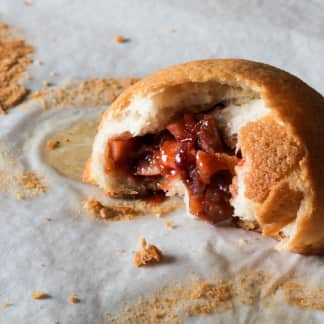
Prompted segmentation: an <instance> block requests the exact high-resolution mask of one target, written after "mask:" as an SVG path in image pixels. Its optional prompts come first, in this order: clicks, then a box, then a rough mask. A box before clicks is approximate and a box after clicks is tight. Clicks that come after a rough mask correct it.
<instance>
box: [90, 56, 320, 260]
mask: <svg viewBox="0 0 324 324" xmlns="http://www.w3.org/2000/svg"><path fill="white" fill-rule="evenodd" d="M210 81H215V82H218V83H220V84H224V85H229V86H233V87H242V88H249V89H252V90H253V91H255V92H257V93H259V95H260V98H261V99H263V100H264V101H265V104H266V106H267V107H268V108H269V109H270V110H271V117H269V118H265V119H263V120H261V121H258V122H256V123H253V124H252V125H251V124H248V125H247V126H246V127H245V128H244V130H242V132H244V133H245V135H247V138H246V140H243V141H242V150H243V153H244V151H245V155H246V156H245V157H247V158H248V159H249V161H250V162H251V163H252V165H253V166H254V168H251V169H250V171H249V172H248V173H247V174H246V179H247V180H246V184H247V187H248V191H247V195H248V196H249V198H250V199H251V200H252V201H253V202H255V203H256V204H259V205H258V206H259V210H262V212H261V216H260V217H261V220H262V219H263V221H264V224H265V225H264V228H265V230H264V234H265V235H267V234H269V233H274V232H276V231H278V230H279V229H280V228H282V227H283V226H284V224H286V222H287V219H286V220H285V221H283V219H282V217H281V216H278V215H284V214H285V215H292V213H293V212H295V211H296V210H298V213H297V218H296V226H295V229H294V231H293V233H292V234H291V236H290V240H289V243H288V248H289V249H290V250H291V251H293V252H298V253H306V254H309V253H324V230H323V229H324V172H323V171H322V166H323V165H324V150H323V145H324V127H323V122H324V99H323V97H322V96H321V95H320V94H319V93H318V92H316V91H315V90H314V89H312V88H311V87H309V86H308V85H307V84H305V83H304V82H303V81H301V80H300V79H298V78H296V77H295V76H293V75H291V74H289V73H287V72H285V71H282V70H280V69H277V68H275V67H272V66H269V65H266V64H263V63H257V62H251V61H246V60H238V59H220V60H205V61H194V62H189V63H185V64H181V65H177V66H174V67H171V68H167V69H165V70H162V71H159V72H157V73H155V74H153V75H151V76H149V77H147V78H145V79H142V80H141V81H139V82H138V83H136V84H135V85H133V86H132V87H130V88H129V89H127V90H126V91H125V92H124V93H123V94H122V95H121V96H120V97H118V98H117V100H116V101H115V102H114V103H113V105H112V106H111V108H110V109H109V110H107V111H106V113H105V114H104V117H103V120H102V123H101V125H102V127H103V125H104V121H105V120H107V119H108V120H112V121H114V120H120V119H121V118H122V116H123V110H125V109H126V108H127V106H128V105H129V103H130V102H131V101H132V99H133V98H134V97H145V96H148V95H150V94H153V93H158V92H160V91H164V90H165V89H167V88H172V87H174V86H179V85H181V86H185V85H186V84H191V83H204V82H210ZM161 109H163V108H161ZM90 169H91V168H90ZM88 170H89V169H88ZM90 173H91V170H90ZM292 174H294V177H291V175H292ZM90 178H91V177H90ZM283 179H288V181H289V188H292V190H293V192H289V190H290V189H288V194H287V195H283V196H284V197H286V198H285V199H283V200H282V201H281V200H280V199H279V203H278V198H279V196H280V195H279V194H280V193H282V190H283V188H282V187H280V186H279V185H278V184H279V183H280V181H281V180H283ZM277 190H278V192H276V191H277ZM270 192H271V195H270V194H269V193H270ZM295 193H296V194H295ZM287 197H288V198H287ZM289 197H290V198H289ZM291 197H293V198H291ZM267 199H270V200H267ZM290 200H291V201H290ZM262 204H263V206H262ZM289 204H292V207H293V208H292V209H291V210H289V209H287V205H289ZM260 205H261V207H260ZM260 208H261V209H260ZM271 209H272V210H276V213H274V212H273V213H271ZM280 210H282V213H281V212H280ZM292 210H293V211H292ZM286 211H287V213H286ZM262 215H263V216H262ZM264 215H266V216H264ZM276 215H277V216H276ZM277 217H278V218H277ZM285 217H286V218H287V216H285ZM288 218H289V219H290V216H289V217H288ZM270 221H271V223H269V222H270ZM269 235H270V234H269Z"/></svg>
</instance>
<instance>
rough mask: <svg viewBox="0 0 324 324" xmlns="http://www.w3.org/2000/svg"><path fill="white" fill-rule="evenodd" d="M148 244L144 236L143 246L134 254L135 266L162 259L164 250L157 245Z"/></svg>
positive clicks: (157, 261)
mask: <svg viewBox="0 0 324 324" xmlns="http://www.w3.org/2000/svg"><path fill="white" fill-rule="evenodd" d="M146 245H147V243H146V240H145V238H144V237H142V238H141V248H140V249H139V250H137V251H135V254H134V266H135V267H137V268H138V267H141V266H144V265H147V264H152V263H160V262H161V261H162V257H163V256H162V252H161V251H160V250H159V249H158V248H157V247H156V246H155V245H152V244H150V245H149V246H148V247H146Z"/></svg>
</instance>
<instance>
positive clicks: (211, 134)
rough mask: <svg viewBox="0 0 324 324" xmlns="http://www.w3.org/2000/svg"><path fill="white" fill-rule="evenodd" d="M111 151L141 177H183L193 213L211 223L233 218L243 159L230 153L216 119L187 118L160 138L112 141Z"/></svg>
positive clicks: (118, 162) (118, 161)
mask: <svg viewBox="0 0 324 324" xmlns="http://www.w3.org/2000/svg"><path fill="white" fill-rule="evenodd" d="M109 149H110V152H111V153H110V156H111V157H112V159H113V160H114V162H115V164H116V165H118V167H119V168H121V169H123V170H124V171H125V172H128V173H131V174H132V175H133V176H135V177H139V178H143V179H147V178H149V177H155V179H156V178H158V177H160V178H164V179H167V180H168V179H174V178H176V177H178V178H180V179H181V180H182V181H183V182H184V183H185V185H186V187H187V188H188V191H189V205H190V211H191V213H192V214H194V215H196V216H198V217H200V218H202V219H205V220H207V221H209V222H211V223H218V222H221V221H223V220H226V219H228V218H230V217H231V216H232V214H233V210H232V207H231V206H230V204H229V200H230V198H231V193H230V189H229V188H230V185H231V182H232V176H233V174H234V167H235V165H237V164H238V163H239V161H240V159H239V158H237V157H236V156H235V155H234V154H233V153H232V154H229V153H228V148H226V146H225V145H224V143H223V141H222V138H221V135H220V133H219V131H218V128H217V122H216V120H215V118H214V117H213V116H212V115H209V114H206V115H204V116H202V117H201V118H197V116H195V115H193V114H185V115H184V116H183V117H181V118H179V119H178V120H177V121H176V122H173V123H171V124H169V125H168V126H167V127H166V130H164V131H162V132H160V133H158V134H155V135H152V134H147V135H144V136H138V137H134V138H130V139H115V140H111V141H110V142H109ZM170 181H171V180H170ZM164 188H165V186H164ZM157 201H159V199H157Z"/></svg>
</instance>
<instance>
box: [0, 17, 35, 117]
mask: <svg viewBox="0 0 324 324" xmlns="http://www.w3.org/2000/svg"><path fill="white" fill-rule="evenodd" d="M32 52H33V48H32V47H31V46H29V45H28V44H26V43H25V41H24V40H23V39H17V38H16V37H15V36H14V35H13V33H12V32H11V30H10V26H9V25H6V24H3V23H0V75H1V78H0V89H1V91H0V113H1V114H4V113H5V111H6V110H8V109H9V108H11V107H14V106H16V105H17V104H19V103H20V102H22V101H23V100H24V99H25V98H26V97H27V95H28V93H29V90H28V89H26V88H24V87H23V86H21V85H20V84H19V81H21V80H22V79H24V77H25V75H24V72H25V70H26V69H27V66H28V65H29V64H30V63H31V62H32V59H31V58H30V57H29V56H30V54H31V53H32Z"/></svg>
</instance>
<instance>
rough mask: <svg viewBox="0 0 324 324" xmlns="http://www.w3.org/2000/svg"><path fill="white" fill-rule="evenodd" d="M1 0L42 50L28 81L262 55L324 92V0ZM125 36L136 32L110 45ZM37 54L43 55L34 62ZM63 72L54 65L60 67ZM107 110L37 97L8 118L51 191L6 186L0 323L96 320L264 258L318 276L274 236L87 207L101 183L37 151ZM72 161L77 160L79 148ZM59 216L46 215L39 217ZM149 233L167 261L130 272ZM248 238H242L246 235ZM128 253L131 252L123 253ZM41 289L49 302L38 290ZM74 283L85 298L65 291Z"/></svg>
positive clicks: (287, 317)
mask: <svg viewBox="0 0 324 324" xmlns="http://www.w3.org/2000/svg"><path fill="white" fill-rule="evenodd" d="M30 3H31V5H30V6H24V5H23V1H21V0H1V2H0V19H1V21H4V22H6V23H9V24H11V25H13V26H15V27H16V28H17V29H18V30H20V31H22V32H23V33H24V35H25V38H26V39H27V41H28V42H29V43H30V44H32V45H33V46H34V47H35V49H36V52H35V54H34V59H35V60H38V61H40V62H42V64H36V63H35V64H33V65H32V66H31V67H30V69H29V74H30V76H31V77H32V80H29V81H26V82H25V85H26V86H27V87H30V88H32V89H33V90H39V89H40V88H41V85H42V82H43V81H49V82H52V83H54V84H55V85H63V84H65V83H66V82H69V81H76V80H82V79H90V78H96V77H105V76H116V77H117V76H144V75H146V74H148V73H151V72H153V71H155V70H156V69H159V68H162V67H165V66H168V65H172V64H175V63H180V62H183V61H188V60H192V59H201V58H210V57H242V58H248V59H253V60H260V61H264V62H267V63H270V64H273V65H276V66H279V67H282V68H284V69H285V70H288V71H290V72H292V73H295V74H297V75H298V76H299V77H301V78H303V79H304V80H305V81H306V82H307V83H309V84H310V85H312V86H313V87H315V88H316V89H317V90H319V91H320V92H322V93H324V83H323V82H322V79H323V77H324V64H323V53H324V42H323V32H324V19H323V12H324V3H322V2H321V1H315V0H311V1H307V2H304V1H284V0H282V1H256V0H255V1H232V0H231V1H221V0H219V1H216V0H215V1H192V0H190V1H188V0H187V1H184V0H183V1H182V0H180V1H170V0H168V1H153V0H145V1H131V0H128V1H120V0H109V1H106V0H96V1H94V0H89V1H80V0H78V1H77V0H66V1H63V0H55V1H54V0H53V1H51V0H31V1H30ZM117 34H122V35H124V36H126V37H128V38H129V39H130V41H129V42H127V43H125V44H116V43H114V42H113V38H114V36H115V35H117ZM38 63H39V62H38ZM51 72H55V73H56V74H55V76H53V73H51ZM104 109H105V107H97V108H96V109H93V107H89V108H81V107H74V108H73V109H64V110H56V109H49V110H46V111H44V110H42V109H41V107H40V105H39V104H38V103H37V102H32V103H28V105H27V108H26V107H25V108H23V109H19V108H17V109H13V110H11V111H10V113H9V114H8V115H6V116H4V117H0V129H1V131H0V141H1V142H6V143H7V145H8V146H9V148H10V149H11V150H12V151H13V152H14V154H15V155H16V156H17V160H18V163H19V165H20V166H21V167H23V168H25V169H26V170H34V171H38V172H39V173H41V174H44V175H46V182H47V185H48V191H47V193H46V194H44V195H40V196H38V197H35V198H33V199H25V200H21V201H17V199H16V197H14V196H12V195H10V194H6V193H0V206H1V207H0V247H1V254H0V303H5V302H11V303H13V306H12V307H9V308H7V309H3V310H0V323H53V322H54V320H57V321H59V323H62V324H66V323H102V322H103V321H104V317H105V313H106V312H114V311H116V309H118V308H119V307H121V305H122V304H123V303H127V302H130V301H131V300H132V299H134V298H136V296H139V295H140V294H144V295H145V293H147V292H149V291H151V290H152V289H154V288H158V287H159V286H160V285H161V284H165V283H168V282H170V281H173V280H185V279H186V278H187V277H189V276H190V275H193V274H195V275H198V276H208V275H209V273H217V274H219V277H220V278H230V277H233V276H234V275H235V274H237V273H239V272H240V271H243V270H253V269H260V270H264V271H266V272H267V273H270V274H272V275H273V276H275V277H276V278H280V277H281V276H283V275H285V274H287V273H291V271H293V272H295V273H296V274H297V275H298V276H299V278H301V279H302V280H304V281H305V282H312V283H314V284H315V285H319V284H320V283H321V281H322V279H324V268H323V264H324V260H323V258H322V257H304V256H299V255H293V254H291V253H288V252H282V253H279V252H277V251H275V250H273V247H274V246H275V244H276V242H275V241H274V240H272V239H265V238H262V237H261V236H260V235H259V234H257V233H251V232H245V231H243V230H240V229H235V228H227V227H216V228H215V227H213V226H211V225H208V224H206V223H204V222H200V221H196V220H192V219H190V218H188V217H186V216H185V214H184V212H183V211H182V210H179V211H177V212H174V213H172V214H171V215H170V216H168V217H167V219H170V220H172V221H173V222H174V224H175V228H174V229H173V230H169V229H167V228H165V227H164V226H163V220H161V219H156V218H152V217H143V218H138V219H136V220H133V221H129V222H114V223H104V224H103V223H100V222H95V221H93V219H91V218H89V217H88V216H87V213H86V212H85V211H84V210H83V209H82V204H81V200H82V199H84V198H85V197H87V196H89V195H95V196H96V197H101V193H100V192H99V191H98V190H97V189H96V188H94V187H91V186H87V185H84V184H81V183H78V182H76V181H73V180H69V179H67V178H65V177H63V176H60V175H59V174H57V173H56V172H55V171H54V170H53V169H51V168H49V167H48V166H47V165H46V164H45V163H44V162H43V161H42V159H41V155H40V152H41V145H42V144H43V141H44V139H45V138H46V136H48V134H50V133H51V132H52V131H54V130H56V129H58V128H60V127H64V125H68V124H70V123H73V122H75V121H77V120H81V119H85V118H90V119H91V118H96V117H98V116H99V114H100V112H101V111H103V110H104ZM76 158H77V157H76ZM44 217H48V218H51V219H52V221H51V222H46V221H44ZM142 235H144V236H145V237H146V239H147V240H148V241H149V242H152V243H154V244H156V245H157V246H158V247H159V248H160V249H161V250H162V251H163V252H165V253H166V254H167V255H169V256H172V258H171V260H173V261H172V262H168V263H165V264H161V265H159V266H155V267H151V268H141V269H136V268H134V267H133V265H132V258H133V251H134V250H135V249H136V248H137V247H138V239H139V237H140V236H142ZM240 240H244V242H245V243H244V244H240V242H242V241H240ZM121 251H124V252H121ZM35 290H43V291H45V292H47V293H48V294H50V295H51V296H52V298H51V299H47V300H43V301H34V300H32V298H31V294H32V292H34V291H35ZM72 293H75V294H77V296H78V297H79V298H80V299H81V303H80V304H75V305H72V304H70V303H69V302H68V301H67V298H68V296H69V295H70V294H72ZM323 320H324V313H322V312H320V311H307V310H302V309H300V308H297V307H292V306H288V305H287V304H286V303H282V304H279V305H276V306H275V307H269V308H262V307H258V306H256V307H248V306H244V307H239V308H235V307H234V308H233V309H232V310H229V311H228V312H225V313H222V314H216V315H212V316H206V317H195V318H191V319H186V321H187V322H191V323H215V322H219V323H222V322H224V323H225V322H226V323H231V322H233V323H248V322H249V323H261V322H262V323H293V322H299V323H301V322H304V323H306V322H307V323H316V322H318V323H319V322H321V321H323Z"/></svg>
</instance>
